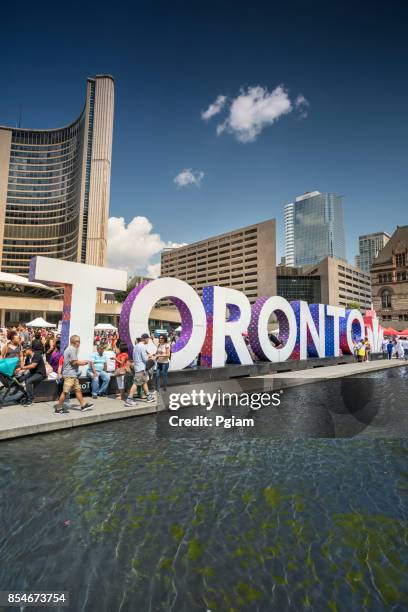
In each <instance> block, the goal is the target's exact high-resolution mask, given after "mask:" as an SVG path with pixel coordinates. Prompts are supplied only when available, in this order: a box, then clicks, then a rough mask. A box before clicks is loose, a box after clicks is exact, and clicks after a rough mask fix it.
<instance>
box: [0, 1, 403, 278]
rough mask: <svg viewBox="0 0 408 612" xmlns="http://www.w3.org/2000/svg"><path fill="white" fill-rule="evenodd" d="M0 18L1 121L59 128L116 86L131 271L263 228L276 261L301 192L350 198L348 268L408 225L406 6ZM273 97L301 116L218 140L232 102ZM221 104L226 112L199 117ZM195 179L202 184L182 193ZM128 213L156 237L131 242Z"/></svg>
mask: <svg viewBox="0 0 408 612" xmlns="http://www.w3.org/2000/svg"><path fill="white" fill-rule="evenodd" d="M8 5H9V8H8V9H7V8H6V9H4V8H3V14H2V38H1V41H0V47H1V55H0V57H1V58H2V62H1V73H2V90H1V93H2V95H1V96H0V124H3V125H15V124H16V121H17V120H18V115H19V110H20V105H21V106H22V125H23V127H33V128H35V127H39V128H44V127H57V126H59V125H62V124H65V123H67V122H70V121H71V120H72V119H73V118H74V117H75V116H76V115H78V114H79V112H80V110H81V108H82V105H83V101H84V95H85V79H86V77H87V76H93V75H95V74H98V73H110V74H112V75H113V76H114V78H115V85H116V89H115V96H116V99H115V104H116V106H115V127H114V130H115V131H114V150H113V166H112V188H111V208H110V215H111V216H113V217H124V220H125V225H124V226H120V224H119V225H118V224H117V225H116V226H112V228H113V230H112V231H114V232H117V236H116V237H117V238H119V237H121V236H122V235H123V237H124V241H125V240H128V241H129V244H128V247H127V248H128V249H129V251H128V252H129V253H130V255H129V258H130V261H131V262H132V263H131V265H133V266H134V267H139V269H142V268H143V267H144V266H145V265H146V264H147V263H148V262H149V261H150V262H155V261H157V259H158V256H157V250H158V249H159V248H160V245H161V244H162V243H163V242H166V243H167V242H176V243H183V242H191V241H194V240H197V239H201V238H205V237H206V236H209V235H212V234H215V233H221V232H224V231H228V230H230V229H234V228H237V227H240V226H243V225H247V224H250V223H254V222H257V221H260V220H264V219H268V218H271V217H276V218H277V220H278V245H279V255H281V254H282V253H283V225H282V221H283V214H282V213H283V205H284V204H285V203H287V202H289V201H291V200H292V199H293V198H294V197H295V196H296V195H299V194H301V193H303V192H304V191H308V190H315V189H319V190H321V191H334V192H336V193H338V194H343V195H344V210H345V223H346V234H347V255H348V258H349V260H351V261H353V258H354V254H355V253H356V252H357V237H358V235H359V234H361V233H366V232H370V231H378V230H386V231H388V232H390V233H391V232H392V231H393V230H394V228H395V226H396V225H397V224H399V225H403V224H406V223H408V215H407V212H406V211H407V193H408V185H407V181H408V179H407V177H408V171H407V168H408V149H407V146H408V122H407V113H408V83H407V70H406V67H407V65H408V40H407V36H406V24H407V18H408V5H407V3H406V2H403V1H398V0H396V1H393V2H382V3H377V2H370V3H365V2H359V3H355V2H334V3H328V2H311V3H306V2H289V3H287V4H286V5H285V6H283V3H279V4H278V3H277V4H275V3H272V2H252V3H248V2H240V1H239V0H238V1H235V2H233V1H230V2H223V1H221V0H220V1H219V2H206V3H200V4H199V3H195V2H178V1H175V2H171V3H169V2H160V1H158V2H154V3H153V2H137V1H136V2H134V3H132V4H131V5H130V4H129V5H127V4H126V5H125V4H122V3H120V2H117V3H109V4H106V5H104V3H98V4H97V5H96V4H95V3H90V4H89V5H86V4H85V3H82V4H75V3H73V4H64V5H61V6H57V4H56V3H53V4H51V3H49V4H48V3H47V2H44V3H41V4H38V3H36V4H32V3H25V2H24V1H23V2H20V3H19V4H18V7H17V5H11V3H8ZM5 11H6V12H5ZM7 11H9V13H7ZM279 85H282V86H283V87H284V88H285V91H286V92H287V93H286V94H285V95H287V97H288V99H289V100H290V101H291V104H292V106H293V107H294V105H295V100H296V98H297V96H299V95H300V94H302V95H303V96H304V98H306V100H307V102H308V107H307V108H306V107H305V106H304V107H303V109H299V110H296V109H295V108H293V110H292V111H291V112H288V113H286V114H283V115H282V116H281V117H280V118H278V119H277V120H276V121H275V122H274V123H273V124H272V125H265V126H262V124H261V128H262V129H260V133H259V134H257V136H256V137H255V139H253V141H251V142H240V141H239V140H238V139H237V132H236V131H234V130H232V131H228V130H227V129H226V130H224V132H223V133H222V134H220V135H218V136H217V134H216V127H217V125H219V124H221V123H222V122H223V121H225V120H226V119H227V118H228V116H229V115H228V113H229V112H230V111H231V104H232V103H233V101H234V100H236V98H237V96H239V95H240V92H242V91H243V92H244V94H247V93H248V90H249V89H250V88H253V87H256V86H260V87H262V88H263V89H264V92H265V96H268V95H269V94H270V93H271V92H272V91H274V90H275V89H276V87H278V86H279ZM250 91H253V90H251V89H250ZM219 95H223V96H226V97H227V102H226V106H225V107H224V109H223V111H222V112H220V113H219V114H218V115H216V116H214V117H213V118H212V119H210V120H208V121H205V120H203V119H202V118H201V113H202V112H203V111H205V110H206V109H207V108H208V106H209V105H210V104H211V103H212V102H214V100H215V99H216V98H217V96H219ZM306 110H307V116H306V117H305V116H304V115H305V114H306V113H305V111H306ZM300 111H301V112H300ZM190 168H191V169H192V170H193V171H195V172H198V173H203V178H202V180H201V182H200V185H199V186H198V187H197V186H196V185H194V184H191V185H187V186H184V187H179V186H177V185H176V184H175V183H174V178H175V177H176V176H177V175H178V174H179V173H180V172H181V171H182V170H184V169H190ZM200 176H201V175H200ZM137 216H143V217H147V219H148V220H149V222H150V223H151V225H152V229H150V226H149V225H148V224H146V223H141V224H140V223H139V224H136V225H137V227H134V228H133V230H132V231H128V230H127V226H126V224H127V223H129V222H130V221H131V220H132V219H133V218H134V217H137ZM115 228H116V229H115ZM152 234H153V237H152ZM157 234H159V235H160V239H159V238H158V236H157ZM138 235H140V242H139V244H138V245H137V244H135V242H137V240H135V237H136V238H137V236H138ZM135 249H136V251H137V249H138V251H137V252H138V255H135V256H133V255H132V253H133V250H135ZM140 250H142V251H144V253H145V255H143V253H142V254H140ZM136 251H135V253H136ZM123 256H124V254H123V253H122V254H121V257H123ZM132 257H133V259H132ZM115 263H118V264H119V263H120V262H119V261H115Z"/></svg>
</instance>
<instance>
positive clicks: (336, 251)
mask: <svg viewBox="0 0 408 612" xmlns="http://www.w3.org/2000/svg"><path fill="white" fill-rule="evenodd" d="M345 244H346V241H345V232H344V221H343V203H342V197H341V196H338V195H336V194H334V193H320V191H312V192H307V193H305V194H303V195H302V196H299V197H297V198H296V199H295V201H294V202H291V203H290V204H287V205H286V206H285V264H286V265H287V266H307V265H315V264H317V263H319V262H320V261H322V259H324V258H325V257H334V258H335V259H344V260H345V259H346V246H345Z"/></svg>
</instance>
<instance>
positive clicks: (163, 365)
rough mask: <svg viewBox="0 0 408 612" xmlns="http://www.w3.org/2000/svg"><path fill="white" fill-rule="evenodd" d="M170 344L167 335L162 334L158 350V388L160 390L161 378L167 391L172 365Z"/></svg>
mask: <svg viewBox="0 0 408 612" xmlns="http://www.w3.org/2000/svg"><path fill="white" fill-rule="evenodd" d="M170 350H171V349H170V344H169V343H168V342H167V338H166V336H163V335H162V334H160V336H159V345H158V347H157V351H156V389H157V391H160V379H161V378H162V379H163V390H164V391H167V374H168V371H169V366H170V356H171V352H170Z"/></svg>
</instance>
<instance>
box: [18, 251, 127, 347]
mask: <svg viewBox="0 0 408 612" xmlns="http://www.w3.org/2000/svg"><path fill="white" fill-rule="evenodd" d="M29 278H30V280H31V281H39V282H43V283H50V284H52V285H62V286H63V287H64V305H63V312H62V329H61V348H65V347H66V346H68V344H69V337H70V336H71V335H73V334H76V335H78V336H80V338H81V346H80V349H79V358H80V359H84V358H89V355H90V354H91V353H92V351H93V345H94V327H95V304H96V291H97V289H100V290H105V291H123V290H125V289H126V283H127V275H126V272H125V271H123V270H112V269H111V268H100V267H98V266H88V265H87V264H81V263H76V262H74V261H63V260H61V259H51V258H50V257H33V258H32V259H31V263H30V276H29Z"/></svg>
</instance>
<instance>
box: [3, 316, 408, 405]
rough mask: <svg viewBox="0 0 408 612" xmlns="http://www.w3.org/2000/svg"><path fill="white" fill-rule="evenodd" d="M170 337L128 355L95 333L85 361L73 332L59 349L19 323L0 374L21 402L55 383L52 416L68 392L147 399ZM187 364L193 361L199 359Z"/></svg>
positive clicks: (140, 341)
mask: <svg viewBox="0 0 408 612" xmlns="http://www.w3.org/2000/svg"><path fill="white" fill-rule="evenodd" d="M176 340H177V338H176V335H175V334H174V333H171V334H169V335H166V334H164V333H163V334H160V335H159V336H158V337H157V338H156V337H155V336H154V335H149V334H148V333H145V334H142V336H141V337H140V338H137V339H136V341H135V344H134V346H133V350H132V354H130V352H129V348H128V346H127V344H126V343H125V342H122V341H121V339H120V337H119V334H118V332H117V331H110V330H109V331H103V332H95V336H94V351H93V352H92V354H91V355H89V358H88V359H82V360H80V359H79V356H78V351H79V347H80V338H79V336H77V335H73V336H71V338H70V343H69V346H68V347H66V348H65V350H63V348H62V347H61V337H60V334H59V333H58V332H57V331H54V330H53V331H50V330H47V329H29V328H27V326H25V325H19V326H16V327H12V328H7V329H2V330H1V332H0V372H1V362H2V360H13V363H15V368H14V371H13V376H14V377H16V379H17V380H18V381H19V383H20V384H21V385H22V386H23V388H24V395H23V398H22V401H23V403H25V404H26V405H30V404H32V403H33V402H34V393H35V387H36V386H37V385H38V383H40V382H41V381H42V380H45V379H48V380H54V381H55V382H56V383H57V384H58V386H59V394H58V395H59V399H58V402H57V404H56V406H55V413H57V414H65V413H67V412H68V411H69V398H70V395H71V393H73V394H74V395H75V396H76V398H77V399H78V401H79V405H80V406H79V409H80V410H81V411H86V410H91V409H92V407H93V402H94V401H95V400H97V399H98V398H99V397H101V396H105V395H107V393H108V392H110V393H115V395H116V398H117V399H120V400H122V401H123V402H124V403H125V405H126V406H134V405H135V399H136V400H138V399H144V400H145V401H146V402H153V401H154V392H155V391H160V390H162V389H163V390H164V391H165V390H166V389H167V379H168V370H169V366H170V360H171V353H172V346H173V344H174V343H175V342H176ZM247 340H248V339H247V338H245V341H246V342H247ZM270 340H271V342H272V343H273V344H274V345H275V346H276V347H280V346H282V342H281V340H280V339H279V338H278V337H277V336H275V335H274V334H271V335H270ZM353 344H354V355H355V359H356V361H358V362H360V363H361V362H364V361H369V360H370V354H371V351H372V349H371V345H370V342H369V340H368V338H361V339H355V340H354V341H353ZM382 350H383V353H384V357H385V358H388V359H392V358H393V357H396V358H398V359H405V360H408V339H407V338H405V337H387V338H385V339H384V341H383V345H382ZM192 365H193V366H196V365H199V357H198V359H197V362H196V363H194V364H192ZM81 376H82V377H84V376H85V377H87V378H88V379H89V383H90V391H91V396H92V401H86V400H85V399H84V397H83V394H82V390H81V384H80V377H81ZM112 379H113V380H114V383H112Z"/></svg>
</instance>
